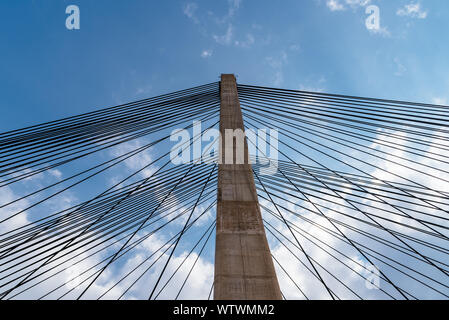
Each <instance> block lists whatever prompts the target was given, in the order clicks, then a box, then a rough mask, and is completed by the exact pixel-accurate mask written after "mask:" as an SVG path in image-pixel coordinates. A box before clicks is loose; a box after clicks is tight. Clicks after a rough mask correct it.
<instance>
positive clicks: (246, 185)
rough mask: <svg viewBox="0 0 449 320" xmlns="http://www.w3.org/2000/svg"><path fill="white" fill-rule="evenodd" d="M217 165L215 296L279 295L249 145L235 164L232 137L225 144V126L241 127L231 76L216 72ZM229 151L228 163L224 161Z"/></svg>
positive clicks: (255, 297)
mask: <svg viewBox="0 0 449 320" xmlns="http://www.w3.org/2000/svg"><path fill="white" fill-rule="evenodd" d="M220 91H221V92H220V95H221V110H220V133H221V137H222V142H221V145H220V148H221V149H220V151H221V153H220V156H221V158H222V161H221V163H222V164H219V167H218V194H217V236H216V248H215V283H214V299H215V300H261V299H267V300H278V299H282V296H281V292H280V289H279V284H278V280H277V277H276V273H275V270H274V265H273V260H272V257H271V253H270V249H269V247H268V242H267V238H266V235H265V229H264V227H263V222H262V216H261V214H260V207H259V202H258V199H257V193H256V187H255V184H254V177H253V173H252V169H251V164H249V163H248V161H247V155H248V151H247V150H248V145H247V141H246V139H245V142H244V154H245V162H244V164H235V163H236V162H235V160H236V159H235V158H236V151H237V150H236V145H237V143H236V139H234V141H233V143H232V144H230V143H227V144H226V145H225V141H226V139H225V130H226V129H232V130H235V129H241V130H244V126H243V117H242V112H241V109H240V103H239V98H238V94H237V84H236V80H235V77H234V75H232V74H223V75H222V76H221V86H220ZM230 152H232V154H233V158H234V162H233V164H226V163H225V160H224V159H225V158H226V154H228V155H229V153H230Z"/></svg>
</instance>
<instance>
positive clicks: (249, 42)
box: [234, 33, 256, 48]
mask: <svg viewBox="0 0 449 320" xmlns="http://www.w3.org/2000/svg"><path fill="white" fill-rule="evenodd" d="M255 42H256V40H255V38H254V36H253V35H252V34H251V33H248V34H247V35H246V39H245V40H242V41H238V40H237V41H235V42H234V44H235V45H236V46H238V47H243V48H249V47H251V46H252V45H253V44H254V43H255Z"/></svg>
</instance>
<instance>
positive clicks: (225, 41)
mask: <svg viewBox="0 0 449 320" xmlns="http://www.w3.org/2000/svg"><path fill="white" fill-rule="evenodd" d="M232 37H233V27H232V24H229V25H228V28H227V29H226V33H225V34H223V35H221V36H218V35H214V36H213V38H214V40H215V41H216V42H217V43H219V44H222V45H230V44H231V43H232Z"/></svg>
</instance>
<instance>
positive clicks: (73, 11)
mask: <svg viewBox="0 0 449 320" xmlns="http://www.w3.org/2000/svg"><path fill="white" fill-rule="evenodd" d="M65 13H66V14H68V15H69V16H68V17H67V18H66V20H65V27H66V28H67V29H68V30H79V29H80V8H79V7H78V6H76V5H74V4H71V5H69V6H67V8H66V9H65Z"/></svg>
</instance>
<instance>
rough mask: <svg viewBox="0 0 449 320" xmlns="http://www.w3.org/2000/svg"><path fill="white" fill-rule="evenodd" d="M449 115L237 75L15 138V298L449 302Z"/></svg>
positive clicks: (7, 201)
mask: <svg viewBox="0 0 449 320" xmlns="http://www.w3.org/2000/svg"><path fill="white" fill-rule="evenodd" d="M448 111H449V107H447V106H442V105H434V104H426V103H416V102H407V101H397V100H387V99H377V98H364V97H357V96H347V95H338V94H328V93H316V92H307V91H298V90H287V89H278V88H269V87H261V86H253V85H244V84H239V83H237V81H236V78H235V76H234V75H231V74H223V75H222V76H221V79H220V81H219V82H214V83H209V84H205V85H201V86H197V87H193V88H190V89H185V90H181V91H177V92H173V93H169V94H165V95H160V96H156V97H153V98H149V99H144V100H140V101H135V102H131V103H126V104H122V105H118V106H114V107H109V108H103V109H99V110H96V111H92V112H89V113H85V114H80V115H76V116H71V117H68V118H64V119H60V120H54V121H49V122H46V123H42V124H36V125H32V126H29V127H26V128H22V129H16V130H12V131H8V132H4V133H1V134H0V299H2V300H8V299H150V300H151V299H186V298H188V299H192V298H195V299H212V298H213V299H217V300H259V299H268V300H280V299H334V300H337V299H404V300H409V299H430V298H432V299H447V298H448V297H449V278H448V277H449V245H448V244H449V215H448V214H449V188H448V186H449V129H448V120H449V113H448ZM214 130H215V131H214ZM236 132H237V133H238V132H242V133H243V132H246V138H245V136H244V135H243V140H240V141H239V136H238V134H237V133H236ZM191 133H193V134H191ZM214 133H215V134H214ZM249 133H252V135H250V134H249ZM227 138H229V140H228V139H227ZM205 144H206V145H207V146H205V147H203V146H204V145H205ZM239 148H240V149H239ZM192 150H193V157H192V156H191V155H192ZM198 150H199V151H198ZM239 152H242V154H243V157H242V158H240V157H239ZM206 159H208V160H209V161H206ZM211 160H213V161H211ZM267 167H268V168H270V169H271V170H267ZM273 168H274V170H273ZM214 239H215V241H214ZM211 261H213V262H211Z"/></svg>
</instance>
